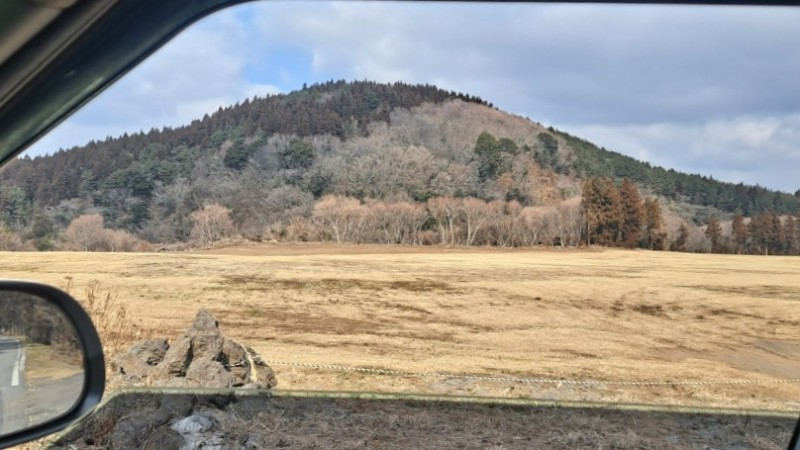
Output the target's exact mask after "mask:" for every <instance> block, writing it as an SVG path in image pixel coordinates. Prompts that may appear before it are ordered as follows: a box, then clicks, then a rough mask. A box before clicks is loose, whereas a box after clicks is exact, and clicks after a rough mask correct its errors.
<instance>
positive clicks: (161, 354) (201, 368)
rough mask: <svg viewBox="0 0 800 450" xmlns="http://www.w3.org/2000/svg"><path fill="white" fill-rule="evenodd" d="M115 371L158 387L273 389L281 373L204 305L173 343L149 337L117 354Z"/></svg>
mask: <svg viewBox="0 0 800 450" xmlns="http://www.w3.org/2000/svg"><path fill="white" fill-rule="evenodd" d="M112 367H113V369H114V374H115V376H116V377H117V379H121V381H122V382H124V383H131V382H140V381H146V382H147V383H148V384H150V385H153V386H171V387H215V388H228V387H247V388H262V389H263V388H267V389H269V388H272V387H274V386H275V385H276V384H277V380H276V379H275V373H274V372H273V371H272V369H271V368H270V367H269V366H267V365H266V364H265V363H264V361H263V360H262V359H261V357H259V356H258V355H257V354H256V353H255V351H253V349H251V348H250V347H246V346H244V345H242V344H240V343H238V342H236V341H234V340H232V339H229V338H226V337H225V336H223V335H222V333H221V332H220V330H219V323H218V322H217V320H216V319H215V318H214V316H212V315H211V313H209V312H208V311H206V310H200V311H199V312H198V313H197V316H196V317H195V319H194V322H193V323H192V326H191V327H189V329H187V330H186V332H185V333H184V334H183V336H181V337H180V338H179V339H177V340H176V341H175V342H173V343H171V344H170V343H168V342H167V341H166V340H147V341H140V342H137V343H136V344H134V345H133V346H132V347H131V349H130V350H129V351H127V352H126V353H124V354H122V355H120V356H119V357H117V358H115V359H114V362H113V366H112Z"/></svg>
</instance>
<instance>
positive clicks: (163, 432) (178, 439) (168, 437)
mask: <svg viewBox="0 0 800 450" xmlns="http://www.w3.org/2000/svg"><path fill="white" fill-rule="evenodd" d="M182 447H183V436H181V435H180V433H178V432H177V431H175V430H173V429H172V428H170V427H169V426H167V425H163V426H161V427H160V428H157V429H156V431H154V432H153V434H151V435H150V436H149V437H148V438H147V441H145V443H144V450H180V449H181V448H182Z"/></svg>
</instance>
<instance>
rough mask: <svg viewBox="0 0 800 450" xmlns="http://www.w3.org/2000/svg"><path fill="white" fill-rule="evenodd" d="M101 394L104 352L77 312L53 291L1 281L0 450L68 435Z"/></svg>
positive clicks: (78, 308) (86, 319)
mask: <svg viewBox="0 0 800 450" xmlns="http://www.w3.org/2000/svg"><path fill="white" fill-rule="evenodd" d="M104 386H105V365H104V361H103V349H102V346H101V345H100V339H99V337H98V336H97V331H96V330H95V328H94V325H93V324H92V321H91V319H90V318H89V316H88V314H86V312H85V311H84V310H83V308H82V307H81V306H80V304H78V302H77V301H76V300H75V299H73V298H72V297H70V296H69V295H68V294H66V293H64V292H63V291H61V290H58V289H56V288H53V287H50V286H46V285H43V284H38V283H31V282H24V281H0V448H5V447H8V446H11V445H16V444H20V443H23V442H27V441H30V440H33V439H37V438H40V437H42V436H46V435H48V434H51V433H54V432H56V431H59V430H61V429H63V428H65V427H67V426H68V425H70V424H71V423H73V422H75V421H77V420H78V419H79V418H80V417H82V416H83V415H84V414H86V413H88V412H89V411H90V410H91V409H92V408H93V407H94V406H95V405H96V404H97V403H98V402H99V401H100V399H101V397H102V395H103V389H104Z"/></svg>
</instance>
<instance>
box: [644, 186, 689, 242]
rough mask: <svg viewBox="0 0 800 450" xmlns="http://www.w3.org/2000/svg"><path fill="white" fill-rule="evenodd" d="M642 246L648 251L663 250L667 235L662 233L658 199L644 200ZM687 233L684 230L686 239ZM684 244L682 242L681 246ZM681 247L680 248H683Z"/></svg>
mask: <svg viewBox="0 0 800 450" xmlns="http://www.w3.org/2000/svg"><path fill="white" fill-rule="evenodd" d="M644 212H645V222H644V242H643V243H644V246H645V248H649V249H650V250H664V247H665V246H666V241H667V233H665V232H664V219H663V217H662V215H661V205H660V204H659V203H658V199H655V198H653V199H650V198H648V199H646V200H645V201H644ZM688 233H689V231H688V230H686V234H687V235H686V239H688ZM685 244H686V243H685V242H684V244H683V245H685ZM683 245H682V246H683Z"/></svg>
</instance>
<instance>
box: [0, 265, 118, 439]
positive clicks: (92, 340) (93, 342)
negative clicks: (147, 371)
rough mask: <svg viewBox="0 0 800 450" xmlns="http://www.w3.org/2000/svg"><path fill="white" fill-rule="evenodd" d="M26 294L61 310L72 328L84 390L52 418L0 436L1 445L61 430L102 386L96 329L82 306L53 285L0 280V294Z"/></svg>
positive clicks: (91, 404)
mask: <svg viewBox="0 0 800 450" xmlns="http://www.w3.org/2000/svg"><path fill="white" fill-rule="evenodd" d="M2 292H17V293H25V294H29V295H32V296H36V297H39V298H41V299H44V300H46V301H47V302H49V303H50V304H51V305H53V306H55V307H57V308H58V309H59V310H60V311H61V312H63V313H64V317H65V318H67V319H68V320H69V321H70V322H71V324H72V326H73V327H74V329H75V332H76V334H77V337H78V340H79V342H80V346H81V351H82V353H83V370H84V383H83V389H82V391H81V393H80V396H79V397H78V399H77V401H76V402H75V404H74V406H73V407H72V408H71V409H70V410H68V411H67V412H65V413H64V414H61V415H59V416H58V417H55V418H53V419H51V420H48V421H46V422H43V423H41V424H38V425H35V426H33V427H31V428H27V429H24V430H20V431H17V432H14V433H11V434H8V435H5V436H0V448H5V447H10V446H12V445H17V444H21V443H24V442H28V441H31V440H34V439H38V438H41V437H44V436H47V435H49V434H52V433H55V432H57V431H60V430H62V429H64V428H66V427H67V426H69V425H71V424H73V423H74V422H76V421H77V420H78V419H80V418H81V417H83V416H84V415H86V414H87V413H89V412H90V411H91V410H92V409H93V408H94V407H95V405H97V404H98V403H99V402H100V400H101V398H102V396H103V390H104V389H105V361H104V358H103V347H102V345H101V343H100V338H99V336H98V335H97V330H96V329H95V327H94V324H93V323H92V320H91V319H90V318H89V315H88V314H87V313H86V311H84V309H83V307H81V305H80V304H79V303H78V302H77V301H76V300H75V299H74V298H72V297H71V296H70V295H69V294H67V293H65V292H64V291H62V290H60V289H57V288H54V287H52V286H48V285H44V284H40V283H34V282H28V281H0V293H2Z"/></svg>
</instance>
